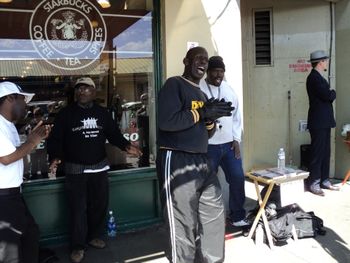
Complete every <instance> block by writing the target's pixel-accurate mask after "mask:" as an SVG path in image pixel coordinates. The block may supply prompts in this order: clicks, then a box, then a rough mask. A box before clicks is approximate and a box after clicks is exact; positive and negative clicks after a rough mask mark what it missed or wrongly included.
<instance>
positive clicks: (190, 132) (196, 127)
mask: <svg viewBox="0 0 350 263" xmlns="http://www.w3.org/2000/svg"><path fill="white" fill-rule="evenodd" d="M206 100H207V97H206V95H205V94H204V93H203V92H202V91H201V90H200V88H199V86H198V85H197V84H195V83H193V82H190V81H188V80H186V79H185V78H183V77H179V76H178V77H171V78H169V79H167V81H166V82H165V84H164V86H163V88H162V89H161V90H160V92H159V95H158V126H159V133H158V146H159V147H160V148H163V149H171V150H178V151H185V152H193V153H206V152H207V146H208V130H209V129H213V126H214V125H207V126H206V123H205V122H204V121H203V120H201V119H200V116H199V114H198V111H197V109H199V108H201V107H202V106H203V105H204V102H205V101H206ZM207 129H208V130H207Z"/></svg>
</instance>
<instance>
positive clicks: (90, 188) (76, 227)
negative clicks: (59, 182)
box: [66, 171, 109, 249]
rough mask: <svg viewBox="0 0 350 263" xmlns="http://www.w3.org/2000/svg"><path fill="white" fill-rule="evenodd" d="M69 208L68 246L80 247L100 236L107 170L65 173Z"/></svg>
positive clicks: (107, 190)
mask: <svg viewBox="0 0 350 263" xmlns="http://www.w3.org/2000/svg"><path fill="white" fill-rule="evenodd" d="M66 191H67V195H68V205H69V208H70V229H71V248H72V249H83V248H85V245H86V242H88V241H90V240H92V239H94V238H98V237H100V236H101V234H102V231H103V229H104V226H105V218H106V214H107V209H108V198H109V188H108V176H107V171H104V172H100V173H86V174H78V175H77V174H74V175H72V174H68V175H66Z"/></svg>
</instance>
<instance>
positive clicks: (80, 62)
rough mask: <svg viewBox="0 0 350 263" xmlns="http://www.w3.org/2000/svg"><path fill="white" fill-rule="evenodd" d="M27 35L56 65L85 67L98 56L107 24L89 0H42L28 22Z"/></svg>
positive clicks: (45, 57)
mask: <svg viewBox="0 0 350 263" xmlns="http://www.w3.org/2000/svg"><path fill="white" fill-rule="evenodd" d="M29 30H30V38H31V40H32V43H33V45H34V47H35V49H36V50H37V52H38V53H39V54H40V56H41V57H42V58H43V59H44V60H45V61H46V62H47V63H49V64H51V65H52V66H54V67H56V68H60V69H65V70H76V69H82V68H85V67H87V66H89V65H91V64H92V63H94V61H95V60H96V59H98V58H99V57H100V54H101V53H102V51H103V49H104V47H105V44H106V38H107V30H106V24H105V22H104V20H103V17H102V15H101V14H100V12H99V11H98V9H97V8H96V7H95V6H94V5H93V4H91V3H90V1H88V0H84V1H83V0H44V1H42V2H41V3H40V4H39V5H38V6H37V7H36V9H35V10H34V12H33V14H32V16H31V18H30V23H29Z"/></svg>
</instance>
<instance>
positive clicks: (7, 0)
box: [0, 0, 12, 3]
mask: <svg viewBox="0 0 350 263" xmlns="http://www.w3.org/2000/svg"><path fill="white" fill-rule="evenodd" d="M11 2H12V0H0V3H11Z"/></svg>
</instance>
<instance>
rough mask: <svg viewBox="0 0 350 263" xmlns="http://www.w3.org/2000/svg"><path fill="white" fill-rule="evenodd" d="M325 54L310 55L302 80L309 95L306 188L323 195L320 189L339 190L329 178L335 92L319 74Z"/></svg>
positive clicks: (325, 68) (320, 73) (319, 52)
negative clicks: (304, 76) (308, 157)
mask: <svg viewBox="0 0 350 263" xmlns="http://www.w3.org/2000/svg"><path fill="white" fill-rule="evenodd" d="M328 58H329V57H328V55H327V54H326V52H325V51H323V50H317V51H314V52H312V53H311V54H310V63H311V65H312V70H311V72H310V74H309V76H308V77H307V80H306V89H307V94H308V96H309V111H308V120H307V121H308V122H307V127H308V129H309V132H310V136H311V156H310V165H309V171H310V176H309V178H308V179H307V188H308V190H309V191H310V192H311V193H313V194H315V195H319V196H324V195H325V194H324V192H323V190H322V188H323V189H329V190H339V188H338V187H336V186H333V185H332V184H331V182H330V181H329V162H330V151H331V146H330V136H331V128H334V127H335V119H334V113H333V106H332V103H333V101H334V100H335V98H336V92H335V90H333V89H330V86H329V83H328V82H327V80H326V79H325V78H324V77H323V76H322V73H323V72H325V71H327V69H328Z"/></svg>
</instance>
